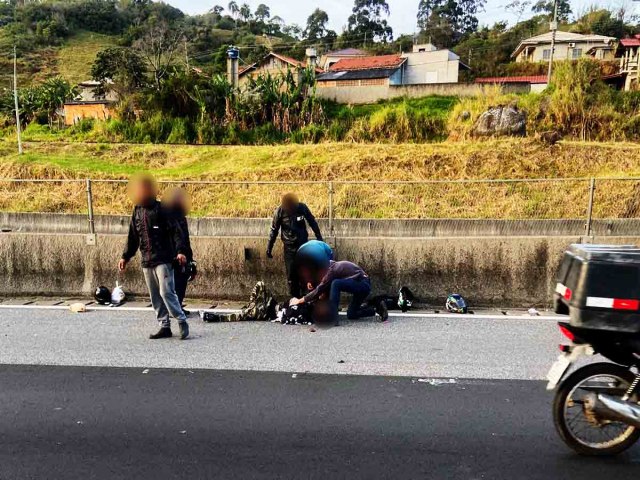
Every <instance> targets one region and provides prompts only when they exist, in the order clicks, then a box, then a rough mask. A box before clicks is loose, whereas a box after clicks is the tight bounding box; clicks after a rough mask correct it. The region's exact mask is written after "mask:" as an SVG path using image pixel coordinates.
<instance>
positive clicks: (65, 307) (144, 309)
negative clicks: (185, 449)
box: [0, 304, 568, 321]
mask: <svg viewBox="0 0 640 480" xmlns="http://www.w3.org/2000/svg"><path fill="white" fill-rule="evenodd" d="M0 309H5V310H69V305H1V304H0ZM108 310H111V311H115V312H152V311H153V308H151V307H127V306H125V305H123V306H120V307H109V306H104V305H87V306H86V311H87V312H91V311H108ZM193 311H194V312H195V311H198V312H200V311H204V312H215V313H222V314H227V313H240V309H239V308H236V309H232V308H205V309H194V310H193ZM77 315H81V314H77ZM340 315H342V316H345V315H346V312H340ZM452 316H455V317H456V318H457V317H460V318H466V319H473V318H478V319H483V320H502V319H514V320H525V319H529V320H532V319H536V320H556V321H560V320H563V319H567V318H568V317H563V316H559V315H528V314H522V315H496V314H466V315H452V314H449V313H420V312H407V313H402V312H389V317H391V318H449V317H452Z"/></svg>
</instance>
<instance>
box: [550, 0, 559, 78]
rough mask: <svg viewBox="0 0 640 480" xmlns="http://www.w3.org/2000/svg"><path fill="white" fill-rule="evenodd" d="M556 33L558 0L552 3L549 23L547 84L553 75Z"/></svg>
mask: <svg viewBox="0 0 640 480" xmlns="http://www.w3.org/2000/svg"><path fill="white" fill-rule="evenodd" d="M557 31H558V0H554V2H553V21H552V22H551V54H550V55H549V71H548V73H547V83H551V74H552V73H553V54H554V53H555V50H556V32H557Z"/></svg>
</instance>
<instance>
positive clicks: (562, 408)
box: [553, 363, 640, 456]
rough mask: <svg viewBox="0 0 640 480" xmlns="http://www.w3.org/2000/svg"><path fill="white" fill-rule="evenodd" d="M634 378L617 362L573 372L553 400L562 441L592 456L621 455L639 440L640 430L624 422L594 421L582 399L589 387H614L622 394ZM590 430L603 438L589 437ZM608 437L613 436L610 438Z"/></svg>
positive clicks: (577, 450)
mask: <svg viewBox="0 0 640 480" xmlns="http://www.w3.org/2000/svg"><path fill="white" fill-rule="evenodd" d="M634 378H635V375H634V374H633V372H631V371H630V370H629V369H628V368H625V367H622V366H620V365H617V364H615V363H593V364H590V365H586V366H584V367H582V368H580V369H578V370H576V371H575V372H573V373H572V374H571V375H569V376H568V377H567V378H566V379H565V380H564V381H563V382H562V383H561V384H560V386H559V387H558V388H557V389H556V394H555V398H554V401H553V420H554V424H555V427H556V430H557V431H558V433H559V434H560V437H561V438H562V440H563V441H564V442H565V443H566V444H567V445H568V446H569V447H571V448H572V449H573V450H575V451H576V452H577V453H579V454H581V455H591V456H609V455H617V454H619V453H622V452H623V451H625V450H626V449H628V448H629V447H631V446H632V445H633V444H634V443H636V442H637V441H638V439H639V438H640V429H638V428H635V427H632V426H629V425H626V424H624V423H622V422H606V423H605V424H604V425H602V426H597V425H594V424H592V423H591V422H589V419H588V418H587V417H586V415H585V412H584V409H583V408H582V404H581V400H580V398H579V395H580V392H586V391H589V390H588V389H589V387H592V388H594V387H595V388H602V387H605V388H611V389H612V390H615V391H616V393H618V394H619V396H622V395H623V394H624V392H625V391H626V389H627V388H628V387H629V385H630V384H631V382H633V380H634ZM582 389H585V390H582ZM620 392H621V393H620ZM635 400H636V401H637V398H635ZM570 410H572V412H573V413H574V415H573V416H571V412H570ZM579 427H582V428H579ZM605 430H606V432H605ZM609 432H611V435H610V434H609ZM615 432H619V433H617V434H616V433H615ZM589 433H593V434H594V436H596V437H597V436H599V437H600V438H601V441H595V440H594V441H590V440H588V439H587V438H586V435H587V434H589ZM608 436H612V438H609V439H608V438H607V437H608Z"/></svg>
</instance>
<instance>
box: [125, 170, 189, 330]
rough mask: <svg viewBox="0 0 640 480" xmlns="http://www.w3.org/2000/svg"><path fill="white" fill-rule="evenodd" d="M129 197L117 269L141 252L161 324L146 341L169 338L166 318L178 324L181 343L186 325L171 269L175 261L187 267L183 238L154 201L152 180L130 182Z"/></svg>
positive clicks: (155, 193) (153, 302) (152, 300)
mask: <svg viewBox="0 0 640 480" xmlns="http://www.w3.org/2000/svg"><path fill="white" fill-rule="evenodd" d="M130 194H131V196H132V200H133V201H134V203H135V205H136V206H135V208H134V210H133V214H132V215H131V223H130V224H129V235H128V237H127V244H126V247H125V250H124V253H123V254H122V258H121V259H120V262H119V263H118V269H119V270H120V271H121V272H124V270H125V269H126V268H127V264H128V263H129V261H130V260H131V259H132V258H133V257H134V256H135V254H136V252H137V251H138V250H140V254H141V256H142V271H143V273H144V279H145V282H146V284H147V288H148V289H149V295H150V296H151V304H152V305H153V309H154V310H155V312H156V318H157V319H158V322H159V323H160V330H159V331H158V332H157V333H155V334H152V335H150V336H149V338H151V339H152V340H155V339H159V338H169V337H171V336H172V332H171V320H170V319H169V316H172V317H174V318H175V319H176V320H177V321H178V324H179V325H180V338H181V339H182V340H184V339H186V338H187V337H188V336H189V324H188V323H187V317H186V316H185V314H184V312H183V311H182V307H181V306H180V301H179V300H178V295H176V289H175V284H174V280H173V266H172V262H173V261H174V260H176V261H177V262H178V264H179V265H181V266H184V265H185V264H186V263H187V257H186V252H187V250H186V248H185V245H184V235H183V233H182V230H181V229H180V227H179V226H178V224H177V223H176V222H175V221H174V220H173V219H172V218H171V216H170V215H169V213H168V212H167V211H166V209H165V208H164V207H163V206H162V205H161V204H160V202H159V201H158V200H157V189H156V185H155V182H154V181H153V179H152V178H151V177H148V176H144V177H140V178H138V179H136V180H134V181H133V182H131V183H130ZM176 252H177V254H176Z"/></svg>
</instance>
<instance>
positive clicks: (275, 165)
mask: <svg viewBox="0 0 640 480" xmlns="http://www.w3.org/2000/svg"><path fill="white" fill-rule="evenodd" d="M13 150H14V149H13V145H12V144H10V143H7V142H0V177H2V178H49V179H53V178H55V179H62V178H65V179H84V178H88V177H90V178H93V179H127V178H128V177H129V176H131V175H132V174H135V173H139V172H143V171H150V172H152V173H153V174H154V175H155V176H156V177H157V178H158V179H160V180H170V181H175V182H178V183H179V182H180V181H184V180H213V181H239V182H244V181H247V182H250V181H272V182H276V184H273V185H262V186H250V185H238V186H234V187H229V186H220V185H213V186H201V185H197V186H189V187H188V188H189V190H190V193H191V195H192V197H193V205H194V212H195V214H197V215H213V216H244V217H266V216H268V215H269V214H270V212H271V211H272V209H273V206H274V205H275V204H277V201H278V198H279V196H280V195H281V194H282V192H284V191H285V190H296V191H298V192H300V193H301V196H302V197H303V198H304V199H305V201H307V202H308V203H309V204H310V205H311V206H312V207H313V208H314V209H315V210H316V211H317V212H318V214H319V215H320V216H326V215H327V213H328V212H327V206H328V187H327V185H301V184H300V183H299V182H303V181H329V180H334V181H336V182H338V181H345V180H350V181H367V182H388V181H406V180H460V179H495V178H506V179H514V178H540V177H545V178H569V177H589V176H597V177H600V176H640V146H639V145H637V144H629V143H611V144H606V143H586V142H584V143H580V142H565V143H562V144H560V145H556V146H554V147H547V146H544V145H542V144H540V143H538V142H536V141H533V140H522V139H517V140H491V141H486V142H444V143H438V144H426V145H425V144H422V145H421V144H401V145H390V144H369V145H363V144H321V145H283V146H273V147H248V146H238V147H217V146H202V147H196V146H166V145H164V146H163V145H122V144H120V145H113V144H109V145H98V144H81V143H70V144H44V143H32V144H27V146H26V150H27V152H28V153H27V154H26V155H24V156H23V157H20V158H18V156H17V155H15V154H14V153H13ZM281 182H293V184H292V185H284V184H282V183H281ZM279 183H280V184H279ZM83 188H84V185H83V184H82V183H81V182H78V183H77V184H72V185H62V184H57V183H56V184H47V185H41V184H40V185H24V184H20V185H17V186H16V185H12V186H11V185H9V184H7V183H4V182H0V209H2V210H13V211H54V212H82V211H84V210H85V208H86V207H85V198H84V190H83ZM587 188H588V183H587V182H584V181H580V182H566V183H562V184H558V183H551V182H545V183H541V184H534V183H527V184H518V185H511V184H506V183H502V184H497V185H485V184H483V185H473V186H470V185H460V184H447V185H434V184H430V185H419V186H398V185H388V184H387V185H384V184H380V183H379V184H377V185H355V186H353V185H349V186H345V185H340V184H336V185H335V195H334V205H335V213H336V216H337V217H378V218H380V217H399V218H438V217H454V218H513V219H520V218H576V217H578V218H582V216H583V215H584V213H585V210H586V204H587V195H586V192H587ZM636 190H637V185H635V183H634V182H626V183H625V184H618V183H616V184H611V185H609V186H607V188H605V189H599V190H598V198H597V200H599V202H600V203H598V204H597V205H600V206H599V207H598V208H600V210H597V213H598V214H599V215H602V216H607V215H609V216H623V215H627V216H628V215H629V212H631V211H633V212H635V210H636V208H635V205H636V201H635V192H636ZM94 194H95V199H96V200H95V206H96V211H97V213H124V212H126V211H128V210H129V208H130V205H128V202H127V201H126V200H125V189H124V186H123V185H122V184H108V183H98V184H95V185H94Z"/></svg>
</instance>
